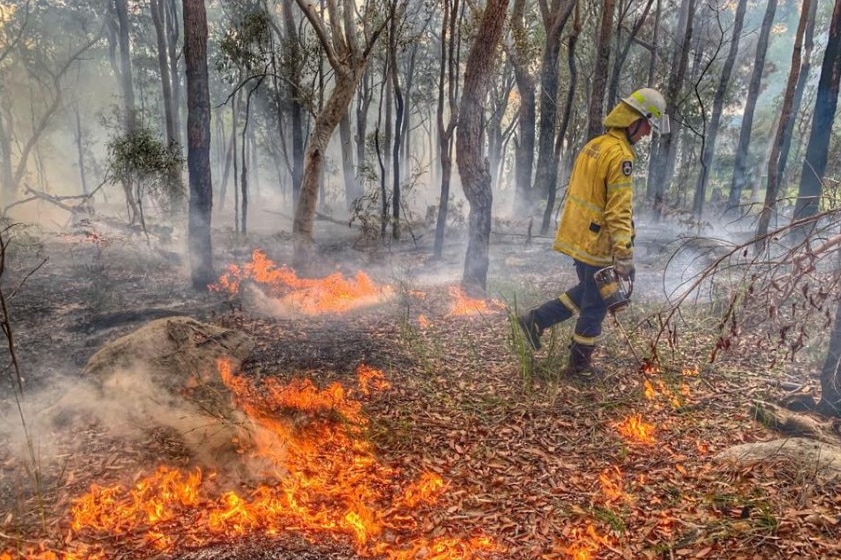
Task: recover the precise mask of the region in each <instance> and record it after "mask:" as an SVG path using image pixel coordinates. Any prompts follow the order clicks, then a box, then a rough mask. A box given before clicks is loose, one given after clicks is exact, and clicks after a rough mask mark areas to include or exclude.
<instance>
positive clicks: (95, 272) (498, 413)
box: [0, 224, 841, 560]
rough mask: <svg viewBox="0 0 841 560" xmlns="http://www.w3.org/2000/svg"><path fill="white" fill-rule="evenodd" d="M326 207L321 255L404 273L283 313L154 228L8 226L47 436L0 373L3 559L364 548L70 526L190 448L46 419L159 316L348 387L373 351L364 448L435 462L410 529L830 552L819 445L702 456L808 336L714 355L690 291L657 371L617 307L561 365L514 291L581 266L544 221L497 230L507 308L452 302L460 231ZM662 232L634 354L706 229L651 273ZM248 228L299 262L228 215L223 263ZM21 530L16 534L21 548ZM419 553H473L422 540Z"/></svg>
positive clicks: (528, 543)
mask: <svg viewBox="0 0 841 560" xmlns="http://www.w3.org/2000/svg"><path fill="white" fill-rule="evenodd" d="M317 227H320V228H321V229H320V232H322V233H320V235H321V236H322V237H323V239H322V241H321V242H320V247H321V249H322V256H323V258H324V263H325V271H330V270H340V271H343V272H347V273H353V272H355V271H356V270H358V269H364V270H366V271H368V272H369V273H370V274H371V276H372V277H373V278H375V279H376V280H378V281H381V282H384V283H388V284H390V285H392V286H395V287H396V295H395V297H394V298H393V299H392V300H390V301H389V302H387V303H383V304H380V305H378V306H376V307H374V308H370V309H367V310H363V311H356V312H353V313H350V314H348V315H343V316H333V317H325V316H319V317H315V318H312V317H294V318H283V319H278V318H272V317H271V316H269V315H268V314H267V313H266V312H265V309H263V308H262V307H261V305H260V304H259V302H257V301H255V300H253V299H250V298H249V297H247V296H243V297H235V298H229V297H226V296H223V295H221V294H218V293H212V294H196V293H195V292H193V291H192V290H191V289H190V288H189V286H188V284H189V282H188V274H187V268H186V264H185V263H184V262H183V260H182V259H181V258H180V257H179V256H178V253H177V251H175V250H174V249H173V248H172V247H171V246H169V245H166V244H160V243H159V241H158V240H154V241H155V243H154V244H153V247H154V248H152V249H150V248H149V247H147V246H146V243H145V240H144V239H143V238H141V237H138V236H131V235H129V234H126V233H125V232H119V231H111V230H107V229H97V228H96V227H92V228H88V229H84V230H79V231H77V232H73V233H72V234H71V235H56V234H51V233H46V232H43V231H38V230H35V229H29V230H23V231H18V232H17V233H16V237H15V243H14V244H13V246H12V248H11V249H10V253H9V255H8V256H7V269H6V271H5V273H4V275H3V278H2V280H3V289H4V293H6V294H7V295H13V297H11V300H10V306H11V307H10V313H11V317H12V328H13V333H14V341H15V351H16V355H17V358H18V361H19V363H20V366H21V370H22V374H23V377H24V379H25V393H26V394H27V396H28V398H29V399H31V400H32V401H33V402H32V406H31V407H30V406H29V403H28V404H27V412H26V414H25V417H26V418H27V419H29V420H30V421H29V427H30V429H31V430H32V431H31V432H30V433H34V434H36V435H35V437H34V448H35V450H34V452H33V453H32V454H30V455H27V454H26V453H21V448H20V445H19V441H20V440H16V439H15V438H14V437H13V436H12V434H13V433H14V432H18V431H20V430H19V425H20V422H21V421H20V416H19V415H18V414H17V408H16V404H15V400H14V398H13V394H12V391H11V385H10V382H9V381H8V380H7V379H4V380H3V385H2V386H3V387H4V390H3V395H4V397H3V401H4V402H3V404H4V406H3V409H4V410H6V411H7V414H6V415H5V417H4V418H2V424H0V437H2V438H3V439H4V440H6V442H4V444H3V445H2V446H0V558H3V559H4V560H6V556H4V555H3V552H2V551H3V550H6V551H9V552H8V554H9V558H16V557H17V556H24V557H25V556H33V557H34V556H35V553H34V552H32V551H33V550H34V549H33V548H32V547H36V548H38V549H40V550H42V551H43V554H48V553H49V552H51V551H52V552H56V553H61V551H67V550H70V551H74V550H80V549H79V548H74V547H76V546H77V545H78V543H79V542H83V543H85V544H87V545H91V546H92V545H96V546H102V547H105V549H106V550H108V551H110V552H109V555H108V557H113V558H132V559H133V558H152V557H156V558H181V559H183V560H188V559H195V560H199V559H217V560H219V559H227V558H260V559H262V558H265V559H290V560H291V559H296V560H309V559H316V558H319V559H320V558H325V559H326V558H331V559H332V558H348V559H350V558H356V557H357V556H356V554H355V553H354V552H353V547H352V546H351V545H350V543H349V542H348V539H347V538H346V537H341V536H338V537H330V536H325V535H323V534H317V535H307V534H306V533H302V532H300V531H291V532H289V534H281V535H279V536H277V537H273V538H266V537H258V536H250V537H243V538H238V539H233V538H231V539H227V540H225V541H224V542H217V543H216V544H213V545H207V546H201V547H192V548H191V547H190V546H188V545H184V546H181V547H180V548H178V547H176V549H175V550H172V551H170V552H167V553H163V554H162V553H156V552H154V551H152V550H150V549H148V548H144V547H143V546H138V545H137V543H136V542H133V541H132V540H131V538H130V535H128V536H127V535H122V536H113V535H96V534H93V535H91V534H81V535H80V534H74V533H72V532H71V531H70V530H69V528H68V526H67V523H68V517H67V512H68V510H69V507H70V506H71V504H72V502H73V500H74V498H75V497H77V496H80V495H82V494H84V493H85V492H86V491H87V489H88V488H89V487H90V485H91V484H92V483H96V484H100V485H107V484H114V483H117V482H120V483H129V484H130V483H131V482H132V481H134V480H137V479H138V478H139V477H140V476H142V475H143V474H144V473H150V472H153V471H154V469H155V468H156V467H157V466H158V465H160V464H168V465H173V466H175V467H180V468H185V469H186V468H191V467H192V466H193V462H192V461H193V458H192V457H191V456H190V453H189V451H188V450H186V449H185V448H184V446H183V444H182V443H181V442H180V441H179V439H178V437H177V434H172V433H169V432H167V431H165V430H150V431H147V432H145V433H144V437H141V438H138V439H132V440H126V439H123V438H120V437H117V436H115V435H113V434H111V433H110V432H109V430H108V426H103V425H101V424H100V423H97V422H95V421H88V422H83V423H82V424H80V423H79V419H78V418H73V419H67V421H66V422H61V421H58V422H55V421H53V422H52V423H51V424H49V425H41V424H39V423H38V422H37V420H36V419H37V415H38V412H39V411H40V410H42V409H43V408H45V407H46V406H48V404H49V402H51V401H52V400H55V399H56V398H57V397H58V396H59V395H61V394H64V393H65V392H66V391H67V387H68V384H69V385H72V384H73V383H74V382H76V381H77V380H79V379H81V378H82V377H83V374H82V369H83V367H84V365H85V363H86V362H87V360H88V359H89V358H90V356H91V355H92V354H93V353H94V352H95V351H96V350H98V349H99V348H100V347H101V346H102V345H103V344H105V343H106V342H108V341H111V340H114V339H115V338H117V337H119V336H121V335H123V334H126V333H128V332H131V331H132V330H134V329H136V328H138V327H139V326H140V325H142V324H144V323H145V322H147V321H149V320H152V319H155V318H160V317H166V316H170V315H189V316H191V317H194V318H196V319H199V320H203V321H207V322H213V323H218V324H220V325H224V326H228V327H231V328H237V329H241V330H243V331H245V332H246V333H248V334H249V335H250V336H252V337H253V339H254V340H255V342H256V350H255V351H254V354H253V356H252V358H251V359H250V360H249V361H248V362H246V364H245V365H244V366H243V371H242V374H243V375H244V376H247V377H248V378H250V379H251V380H253V381H254V382H255V383H260V382H261V381H264V380H265V379H267V378H276V379H279V380H281V381H288V380H291V379H293V378H300V377H305V378H308V379H312V380H313V381H314V382H315V383H316V384H317V385H319V386H323V385H326V384H327V383H329V382H332V381H339V382H341V383H343V384H347V385H351V384H353V383H354V377H353V374H354V371H355V369H356V367H357V366H358V365H359V364H362V363H364V364H367V365H369V366H372V367H375V368H379V369H381V370H382V371H383V372H384V374H385V377H386V378H387V379H388V380H389V382H390V383H391V385H392V387H391V389H389V390H387V391H385V392H383V393H382V394H379V395H373V396H370V397H367V398H365V399H363V404H364V409H365V411H366V413H367V414H368V417H369V420H370V426H369V432H368V437H369V438H370V441H371V442H372V444H373V445H374V447H375V449H376V450H377V453H378V454H379V455H380V456H381V458H382V460H383V461H384V462H385V463H387V464H389V465H399V466H400V468H401V469H402V472H404V473H405V476H406V477H407V478H412V477H416V476H418V475H419V474H420V473H421V472H424V471H431V472H435V473H439V474H440V475H441V476H442V477H443V478H444V479H445V480H446V482H447V491H446V492H445V493H443V494H442V495H441V497H440V498H439V500H438V502H437V503H436V504H435V505H434V506H428V507H421V508H419V509H418V511H417V512H416V515H417V523H416V525H415V526H416V527H417V533H418V535H420V536H435V537H441V536H451V537H456V538H463V539H464V538H468V537H470V536H475V535H476V534H477V533H480V534H482V535H485V536H488V537H490V538H491V539H492V540H493V541H494V542H495V543H496V544H497V549H498V550H497V552H495V553H485V555H484V556H481V555H480V556H479V557H487V558H513V559H531V558H543V559H555V558H557V559H561V558H606V559H612V558H629V559H636V558H679V557H690V558H733V559H736V558H763V559H772V558H781V559H782V558H835V557H837V555H838V552H837V551H838V544H837V543H838V542H839V540H838V538H839V536H841V530H840V529H839V521H841V517H839V511H841V502H839V501H838V498H837V496H839V495H841V494H839V492H838V491H839V490H841V486H840V485H839V482H838V481H837V480H834V479H826V478H824V477H821V476H820V473H817V472H814V470H813V469H811V467H810V466H809V465H790V464H778V463H772V464H760V465H755V466H747V467H745V466H731V465H727V464H721V463H719V462H718V461H716V460H715V458H714V456H715V454H716V453H717V452H719V451H721V450H723V449H726V448H728V447H729V446H731V445H733V444H736V443H742V442H746V441H758V440H764V439H772V434H771V433H770V432H768V431H767V430H765V429H764V428H762V427H761V426H759V425H757V424H756V423H755V422H754V421H753V420H752V419H751V417H750V415H749V412H748V405H749V404H750V403H751V401H753V400H754V399H767V400H773V399H776V398H778V397H779V396H781V390H780V389H778V388H776V387H774V386H773V385H771V384H769V383H768V382H767V381H768V379H769V378H773V379H785V380H795V381H797V382H798V383H801V384H804V385H806V386H807V387H810V386H811V387H814V385H815V377H814V376H813V375H811V374H810V373H809V372H811V371H814V369H815V368H814V367H813V365H814V363H815V362H816V360H818V359H819V358H820V354H821V352H820V350H819V349H817V350H815V351H814V352H813V353H812V354H810V355H809V356H807V358H810V359H811V360H812V361H811V362H809V361H808V360H805V361H802V362H799V363H797V364H794V365H791V364H790V365H788V366H785V367H783V366H776V367H774V368H769V366H768V361H767V360H763V359H762V356H757V355H755V353H753V352H752V351H751V349H750V346H749V345H748V346H745V347H734V348H733V349H732V351H731V352H730V353H727V354H726V355H723V356H721V357H720V359H719V360H718V361H717V362H716V363H715V364H712V365H710V364H708V363H707V362H708V361H709V360H708V357H709V353H710V349H711V347H712V346H713V345H714V344H715V339H716V327H715V325H716V324H717V317H715V316H713V315H711V314H710V313H709V307H708V306H706V305H705V304H704V303H703V302H700V303H696V305H697V313H695V312H689V313H687V314H686V316H685V317H684V319H685V320H686V322H685V323H683V324H682V327H681V329H682V330H681V333H680V337H679V338H680V343H679V344H678V345H677V346H676V347H674V348H670V349H668V350H667V351H662V352H661V357H662V358H663V364H662V366H661V368H660V370H659V371H658V372H648V373H643V372H641V371H640V365H639V363H638V362H637V361H636V357H635V355H634V353H633V352H632V349H631V347H630V346H629V345H628V344H627V342H626V339H625V338H624V336H623V335H622V333H621V331H620V330H619V329H618V328H617V327H616V326H614V325H613V324H612V323H611V321H610V320H607V321H606V323H605V325H606V333H605V341H604V344H603V347H602V348H601V349H600V350H599V352H598V354H597V359H598V360H599V362H600V363H601V364H602V365H603V367H604V370H605V379H604V380H603V381H601V382H595V383H582V382H580V381H577V380H574V379H569V378H565V377H564V376H563V375H562V374H561V369H562V366H563V364H564V361H565V346H566V341H567V339H568V337H569V334H570V329H571V326H570V325H562V326H560V327H558V328H556V329H555V331H554V333H553V334H552V335H551V336H548V337H547V338H546V340H545V342H546V345H547V348H546V349H544V350H542V351H541V352H539V353H537V354H536V355H535V356H533V357H532V356H531V355H530V354H529V353H525V352H523V350H522V346H521V340H520V339H519V336H518V335H517V334H516V330H514V329H512V327H511V322H510V316H509V312H508V311H507V310H506V307H508V308H512V307H526V306H530V305H534V304H537V303H540V302H542V301H544V300H545V299H547V298H550V297H555V296H556V295H557V294H558V293H559V292H560V291H561V290H562V289H563V288H564V287H565V286H567V285H569V284H571V283H572V281H573V278H574V270H573V268H572V266H571V263H570V261H569V260H568V259H566V258H565V257H561V256H559V255H557V254H556V253H553V252H552V251H551V248H550V243H551V240H549V239H546V238H536V239H533V240H532V242H531V243H530V244H528V245H526V244H525V243H524V242H525V238H524V237H522V236H519V235H495V236H494V239H493V241H494V244H493V247H492V255H491V256H492V260H491V263H492V264H491V270H490V274H489V285H488V291H489V295H490V296H491V297H492V298H494V299H496V300H497V301H499V302H501V303H502V306H501V307H493V308H492V309H491V310H490V311H488V312H486V313H481V314H474V315H471V316H464V317H462V316H452V315H450V313H449V305H450V298H449V293H448V288H449V287H450V286H451V285H453V284H456V283H457V282H458V278H459V277H460V273H461V264H462V258H463V249H461V248H460V247H459V246H456V245H453V246H451V247H449V248H448V250H447V252H446V255H445V259H444V260H443V261H440V262H434V261H432V260H431V259H430V258H429V253H430V251H429V245H430V244H431V239H430V235H427V236H426V237H424V238H422V239H421V240H420V242H419V243H418V244H414V243H412V242H411V241H404V242H403V243H402V244H401V246H399V247H396V246H395V247H392V248H391V249H390V250H388V251H385V250H380V251H370V250H367V251H362V250H358V249H357V248H354V247H353V244H354V241H356V240H357V238H356V233H355V231H353V230H345V229H341V228H339V227H335V226H323V227H322V224H317ZM521 230H522V228H518V229H517V230H512V231H514V232H515V233H519V231H521ZM415 233H417V232H415ZM673 238H674V236H673V235H672V234H670V233H668V232H666V231H663V230H656V229H649V230H641V232H640V237H639V239H638V244H639V246H640V250H639V252H638V254H639V258H638V261H639V263H638V264H639V269H640V272H639V274H638V281H637V287H636V290H635V291H636V296H635V301H636V302H637V303H636V305H635V306H633V307H632V308H631V309H630V310H629V311H627V312H626V313H625V314H624V315H622V323H623V325H625V327H626V328H627V329H628V331H629V332H630V338H631V341H632V344H633V349H634V350H635V351H636V352H637V353H640V354H642V353H644V351H645V348H646V346H647V344H648V342H649V341H650V340H652V338H653V337H654V336H655V335H656V333H657V323H656V321H655V320H652V319H650V318H649V317H650V313H652V312H653V311H655V310H656V309H658V307H659V306H660V305H661V303H662V300H663V298H662V293H663V290H664V286H665V289H666V290H667V291H669V290H671V289H673V287H674V286H676V285H677V284H679V283H680V278H684V279H685V278H686V277H688V276H691V274H689V272H687V271H688V270H690V269H691V268H692V267H697V266H699V264H698V263H699V260H698V259H701V260H703V258H704V257H705V252H706V251H707V250H708V249H699V250H698V251H696V252H694V253H692V254H689V255H685V256H682V257H681V258H679V259H677V260H673V261H671V262H672V265H671V270H673V271H674V270H676V269H677V272H676V274H677V278H678V279H675V278H676V277H673V276H671V275H670V276H669V277H668V278H665V279H664V276H663V274H662V269H663V267H664V265H665V264H666V263H667V262H669V256H670V254H671V249H670V247H672V246H671V245H670V242H671V241H672V240H673ZM253 248H261V249H263V250H265V251H266V253H267V254H268V255H269V257H270V258H272V259H273V260H274V261H275V262H277V263H285V262H289V260H290V259H289V257H290V254H291V244H290V242H289V239H288V236H287V235H284V234H271V233H267V234H252V235H250V236H249V238H248V239H247V240H242V239H238V238H237V237H236V236H235V235H233V234H231V233H230V232H217V234H216V238H215V251H216V265H217V267H219V268H220V270H221V268H222V266H223V265H224V264H226V263H242V262H245V261H247V260H248V257H249V254H250V252H251V249H253ZM45 259H46V261H45ZM44 261H45V262H44ZM12 292H14V293H12ZM702 299H703V298H702ZM421 315H423V316H424V317H425V318H426V319H427V321H428V325H427V326H422V325H421V323H420V322H419V317H420V316H421ZM647 388H648V389H649V391H648V392H646V389H647ZM30 414H31V415H33V416H30ZM631 417H635V418H638V419H641V420H642V421H644V422H645V423H646V424H647V425H648V426H649V428H650V429H652V430H653V431H654V442H653V443H651V442H649V443H645V442H641V441H636V440H634V439H633V438H630V437H628V436H623V435H622V433H621V431H620V428H621V427H622V425H624V423H625V422H626V421H627V420H628V418H631ZM30 441H32V440H30ZM21 550H28V551H29V552H25V553H22V552H15V551H21ZM41 557H45V558H46V557H48V556H41ZM59 557H61V556H59ZM68 557H70V556H68ZM82 557H84V555H82ZM415 557H417V558H470V557H472V556H470V555H468V554H466V553H453V554H452V555H451V556H444V555H436V554H435V553H434V552H433V551H429V550H427V551H426V552H425V553H422V554H418V555H416V556H415Z"/></svg>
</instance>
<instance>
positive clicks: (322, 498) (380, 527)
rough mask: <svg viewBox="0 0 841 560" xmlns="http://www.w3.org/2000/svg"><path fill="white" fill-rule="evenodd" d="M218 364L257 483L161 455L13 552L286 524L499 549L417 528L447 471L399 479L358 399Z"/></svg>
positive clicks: (181, 542)
mask: <svg viewBox="0 0 841 560" xmlns="http://www.w3.org/2000/svg"><path fill="white" fill-rule="evenodd" d="M219 374H220V375H221V377H222V379H223V381H224V382H225V383H226V385H227V386H228V387H229V388H230V389H231V391H232V393H233V395H234V399H235V401H236V404H237V405H238V406H239V407H240V408H241V409H242V410H243V411H245V412H246V413H247V414H248V417H249V420H250V422H252V424H253V426H254V428H255V429H254V430H253V431H254V432H255V433H256V434H257V436H255V437H256V440H257V441H256V442H255V445H254V449H253V450H252V449H249V453H250V455H249V456H248V457H249V459H250V461H249V462H248V463H247V464H244V465H243V466H244V467H251V468H250V469H249V472H255V473H256V474H257V476H259V480H261V481H262V482H261V483H260V484H255V485H253V486H254V487H253V488H252V489H251V490H249V491H243V490H242V489H241V488H242V487H241V486H239V485H237V486H236V488H235V489H234V488H226V487H225V484H224V482H223V481H222V480H220V479H221V478H223V477H222V476H221V475H219V474H216V473H212V472H211V473H209V474H206V473H204V472H203V471H202V470H200V469H194V470H192V471H190V472H184V471H181V470H178V469H175V468H171V467H167V466H160V467H159V468H158V469H157V470H156V471H155V472H154V473H153V474H151V475H149V476H146V477H141V478H139V479H138V480H137V482H135V483H134V484H133V485H132V486H130V487H128V486H124V485H120V484H116V485H113V486H98V485H93V486H91V488H90V490H89V491H88V492H87V494H85V495H83V496H81V497H79V498H77V499H76V500H75V501H74V502H73V506H72V509H71V511H70V522H69V530H68V532H69V534H68V536H67V538H66V539H65V541H64V542H66V543H69V544H68V545H67V546H68V548H69V550H66V551H63V552H61V553H60V554H59V555H57V556H56V555H53V556H49V555H47V554H53V553H44V554H40V553H37V552H36V551H27V554H26V555H25V556H22V557H25V558H39V559H41V560H46V559H49V558H56V559H57V558H62V559H63V560H75V559H76V558H80V559H81V558H86V559H87V560H100V559H105V558H109V557H113V553H112V554H109V550H107V547H106V545H104V544H96V545H86V544H82V543H85V542H95V543H106V542H109V541H110V542H119V543H120V547H121V548H122V547H128V548H131V549H133V550H134V549H136V550H141V551H142V550H147V551H149V552H150V553H152V552H154V553H156V554H167V553H171V552H173V551H174V550H176V549H179V548H185V547H186V548H195V547H201V546H204V545H208V544H210V543H213V542H218V541H230V540H231V539H235V538H237V537H241V536H246V535H265V536H270V537H271V536H277V535H280V534H282V533H288V532H297V533H299V534H302V535H304V536H305V537H307V538H311V539H313V540H315V539H320V538H323V537H328V538H332V539H335V540H336V541H337V542H345V543H350V544H351V546H352V547H353V548H354V550H355V551H356V552H357V553H358V554H359V555H361V556H372V555H381V556H383V557H384V558H388V559H394V560H404V559H405V560H410V559H415V558H435V559H441V560H457V559H468V558H476V557H477V553H479V552H480V551H494V550H498V549H499V547H498V546H497V545H496V544H495V543H494V542H493V541H492V540H491V539H489V538H488V537H485V536H483V535H479V536H475V537H472V538H464V539H462V538H458V537H454V536H440V535H437V536H434V537H424V536H423V535H419V534H418V532H419V531H421V529H419V527H420V526H421V524H420V523H419V522H418V521H417V520H416V519H415V514H416V513H417V511H418V510H419V509H420V510H423V509H424V508H428V507H429V506H431V505H433V504H435V503H436V501H437V500H438V499H439V498H440V497H441V496H442V495H444V493H445V492H446V491H447V484H446V482H445V481H444V480H443V479H442V478H441V477H439V476H438V475H436V474H434V473H429V472H427V473H422V474H421V475H420V476H419V477H418V479H417V480H415V481H414V482H409V483H408V484H403V483H401V480H403V479H404V478H405V477H404V476H403V475H402V473H401V472H400V471H399V470H397V469H395V468H393V467H390V466H387V465H385V464H383V463H381V462H380V461H379V460H378V459H377V457H376V455H375V452H374V451H375V450H374V448H373V446H372V444H371V443H370V442H369V441H368V440H367V439H366V438H365V437H364V432H365V430H366V429H367V427H368V420H367V418H366V416H365V415H364V413H363V409H362V404H361V403H360V402H358V401H354V400H351V399H349V398H348V397H347V394H348V391H347V390H346V389H345V388H344V387H343V386H342V385H340V384H338V383H333V384H331V385H329V386H327V387H325V388H323V389H321V388H318V387H316V386H315V385H313V383H312V382H310V381H308V380H295V381H292V382H291V383H289V384H282V383H280V382H278V381H276V380H272V379H270V380H267V381H266V382H265V383H264V384H263V385H262V386H260V387H255V386H254V385H252V384H251V383H249V381H248V380H247V379H245V378H244V377H242V376H237V375H235V374H234V372H233V371H232V369H231V367H230V364H228V363H227V362H224V361H222V362H220V363H219ZM357 377H358V386H359V390H360V392H361V393H362V394H367V393H366V391H370V390H372V389H374V390H383V389H387V388H388V387H389V384H388V382H387V381H386V380H385V377H384V376H383V374H382V372H380V371H378V370H375V369H373V368H370V367H367V366H364V365H362V366H359V368H358V369H357ZM257 471H259V472H258V473H257ZM401 487H402V488H401ZM11 554H12V553H9V552H4V553H0V560H13V557H12V556H11Z"/></svg>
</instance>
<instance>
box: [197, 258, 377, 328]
mask: <svg viewBox="0 0 841 560" xmlns="http://www.w3.org/2000/svg"><path fill="white" fill-rule="evenodd" d="M244 282H253V283H255V284H257V285H258V286H260V287H261V288H262V289H263V290H264V291H265V293H266V294H267V295H269V296H270V297H273V298H275V299H277V300H278V302H279V303H280V304H281V305H282V306H284V307H286V308H289V309H293V310H297V311H300V312H301V313H305V314H307V315H320V314H322V313H344V312H347V311H350V310H352V309H357V308H359V307H365V306H368V305H371V304H374V303H379V302H381V301H383V300H385V299H388V298H389V297H391V296H392V295H393V292H394V290H393V289H392V288H391V287H390V286H380V285H378V284H376V283H375V282H374V281H373V280H372V279H371V278H370V277H369V276H368V275H367V274H365V273H364V272H362V271H359V272H357V273H356V275H355V276H354V277H353V278H345V277H344V276H343V275H342V274H341V273H339V272H334V273H333V274H330V275H328V276H326V277H324V278H320V279H313V278H299V277H298V275H297V274H296V273H295V271H294V270H292V269H291V268H288V267H285V266H277V265H276V264H275V263H274V262H272V260H271V259H269V258H268V257H267V256H266V254H265V253H264V252H262V251H260V250H259V249H256V250H255V251H254V252H253V253H252V254H251V262H248V263H246V264H244V265H243V266H237V265H235V264H232V265H228V267H227V269H226V271H225V272H224V273H223V274H222V276H220V277H219V280H218V281H217V282H216V283H215V284H212V285H211V286H210V289H211V290H213V291H218V292H225V293H229V294H232V295H236V294H238V293H239V292H240V290H241V289H242V286H243V283H244Z"/></svg>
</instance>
